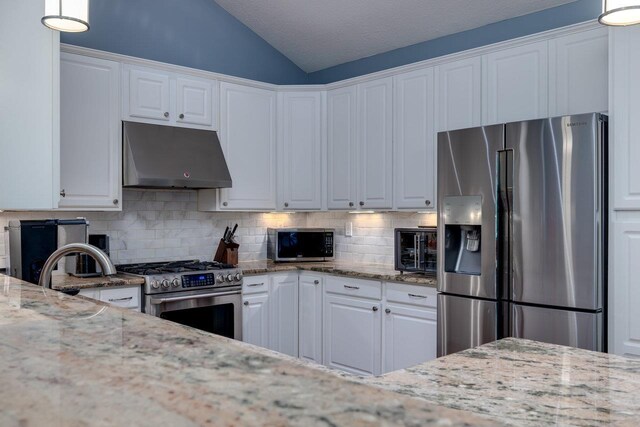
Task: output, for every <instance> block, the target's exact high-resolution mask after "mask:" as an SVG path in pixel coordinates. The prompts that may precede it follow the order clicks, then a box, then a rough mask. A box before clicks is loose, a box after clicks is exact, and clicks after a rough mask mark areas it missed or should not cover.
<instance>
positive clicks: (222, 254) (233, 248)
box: [213, 239, 240, 265]
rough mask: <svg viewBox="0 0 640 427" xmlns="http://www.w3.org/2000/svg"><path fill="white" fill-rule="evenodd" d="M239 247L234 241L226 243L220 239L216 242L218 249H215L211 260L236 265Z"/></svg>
mask: <svg viewBox="0 0 640 427" xmlns="http://www.w3.org/2000/svg"><path fill="white" fill-rule="evenodd" d="M239 247H240V245H239V244H237V243H236V242H233V241H232V242H230V243H226V242H225V241H224V240H222V239H220V243H218V249H217V250H216V254H215V256H214V257H213V260H214V261H217V262H222V263H224V264H231V265H238V248H239Z"/></svg>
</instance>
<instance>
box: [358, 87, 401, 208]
mask: <svg viewBox="0 0 640 427" xmlns="http://www.w3.org/2000/svg"><path fill="white" fill-rule="evenodd" d="M392 89H393V79H392V78H391V77H387V78H384V79H379V80H374V81H370V82H366V83H361V84H359V85H358V160H359V162H360V164H359V167H358V171H359V174H358V175H359V181H358V207H359V208H361V209H391V208H392V207H393V197H392V194H393V145H392V138H393V133H392V132H393V90H392Z"/></svg>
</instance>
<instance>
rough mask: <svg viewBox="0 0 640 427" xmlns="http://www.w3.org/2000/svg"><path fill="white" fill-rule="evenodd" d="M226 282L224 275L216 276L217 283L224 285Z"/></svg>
mask: <svg viewBox="0 0 640 427" xmlns="http://www.w3.org/2000/svg"><path fill="white" fill-rule="evenodd" d="M222 282H224V276H223V275H222V274H218V275H217V276H216V283H222Z"/></svg>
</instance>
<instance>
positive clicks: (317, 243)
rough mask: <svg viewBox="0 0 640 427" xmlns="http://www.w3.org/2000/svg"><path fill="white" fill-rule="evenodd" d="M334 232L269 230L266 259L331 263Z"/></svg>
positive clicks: (324, 230)
mask: <svg viewBox="0 0 640 427" xmlns="http://www.w3.org/2000/svg"><path fill="white" fill-rule="evenodd" d="M334 234H335V232H334V230H330V229H326V228H269V229H268V230H267V240H268V242H267V243H268V244H267V257H268V258H269V259H272V260H274V261H277V262H283V261H296V262H298V261H331V260H333V258H334V256H333V252H334V243H335V242H334Z"/></svg>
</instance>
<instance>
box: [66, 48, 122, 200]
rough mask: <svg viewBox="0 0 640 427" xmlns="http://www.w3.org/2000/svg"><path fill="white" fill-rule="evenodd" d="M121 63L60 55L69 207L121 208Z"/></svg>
mask: <svg viewBox="0 0 640 427" xmlns="http://www.w3.org/2000/svg"><path fill="white" fill-rule="evenodd" d="M119 96H120V64H118V63H117V62H113V61H105V60H103V59H96V58H91V57H87V56H80V55H72V54H68V53H62V54H61V55H60V191H59V192H60V196H59V197H60V199H59V201H58V207H59V208H61V209H67V210H79V209H83V210H121V209H122V184H121V176H122V172H121V157H122V156H121V130H120V105H119Z"/></svg>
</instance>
